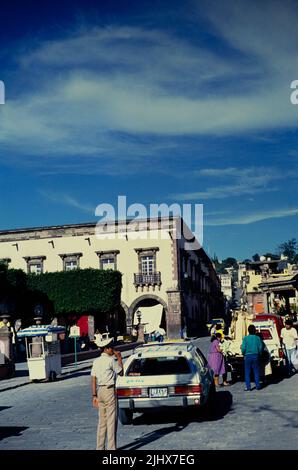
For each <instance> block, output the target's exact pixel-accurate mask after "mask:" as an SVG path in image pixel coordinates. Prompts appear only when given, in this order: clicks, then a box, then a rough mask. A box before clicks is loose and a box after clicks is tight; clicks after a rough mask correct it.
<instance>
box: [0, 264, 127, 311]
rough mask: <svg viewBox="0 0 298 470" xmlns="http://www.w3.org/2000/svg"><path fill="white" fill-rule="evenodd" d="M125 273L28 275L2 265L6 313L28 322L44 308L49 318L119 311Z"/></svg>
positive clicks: (0, 293)
mask: <svg viewBox="0 0 298 470" xmlns="http://www.w3.org/2000/svg"><path fill="white" fill-rule="evenodd" d="M120 297H121V273H120V272H118V271H112V270H106V271H103V270H98V269H78V270H74V271H62V272H54V273H44V274H26V273H24V271H22V270H21V269H8V268H7V265H5V264H3V263H0V303H1V304H2V310H6V311H8V313H11V314H13V316H14V317H16V318H22V319H24V320H26V319H28V320H29V319H30V320H32V317H33V316H34V307H35V306H36V305H37V304H42V305H43V307H44V313H45V318H48V319H50V317H53V316H56V315H65V314H68V313H74V314H83V313H91V314H100V312H110V311H113V310H114V309H116V308H118V306H119V305H120Z"/></svg>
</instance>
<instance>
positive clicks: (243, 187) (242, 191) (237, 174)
mask: <svg viewBox="0 0 298 470" xmlns="http://www.w3.org/2000/svg"><path fill="white" fill-rule="evenodd" d="M194 175H195V176H197V177H209V178H217V179H221V178H223V179H229V181H230V184H226V185H222V186H220V185H217V186H211V187H209V188H207V189H205V190H203V191H194V192H187V193H175V194H171V195H170V196H169V198H170V199H176V200H181V201H188V200H207V199H224V198H227V197H234V196H243V195H254V194H259V193H265V192H271V191H277V189H278V188H277V187H275V186H273V184H272V183H273V182H274V181H278V180H283V179H286V178H295V177H297V172H296V171H294V169H292V170H291V171H290V172H288V171H284V172H280V171H279V170H277V169H275V168H270V167H268V168H265V167H259V168H255V167H251V168H233V167H231V168H205V169H201V170H198V171H195V172H194ZM269 184H270V185H269Z"/></svg>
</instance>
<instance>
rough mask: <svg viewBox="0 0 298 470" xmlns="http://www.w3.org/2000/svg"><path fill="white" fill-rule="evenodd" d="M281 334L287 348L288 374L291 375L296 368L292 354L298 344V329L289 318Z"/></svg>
mask: <svg viewBox="0 0 298 470" xmlns="http://www.w3.org/2000/svg"><path fill="white" fill-rule="evenodd" d="M280 336H281V340H282V342H283V344H284V346H285V349H286V354H287V365H288V374H289V376H290V375H291V374H292V372H293V369H294V366H293V364H292V361H291V355H292V354H293V352H294V351H295V349H296V348H297V345H298V334H297V330H296V329H295V328H294V327H293V322H292V320H289V319H288V320H286V321H285V328H282V330H281V334H280Z"/></svg>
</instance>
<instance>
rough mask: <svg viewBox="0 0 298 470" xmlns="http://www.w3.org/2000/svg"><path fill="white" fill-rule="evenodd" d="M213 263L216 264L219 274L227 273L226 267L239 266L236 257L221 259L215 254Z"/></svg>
mask: <svg viewBox="0 0 298 470" xmlns="http://www.w3.org/2000/svg"><path fill="white" fill-rule="evenodd" d="M213 263H214V265H215V269H216V271H217V272H218V273H219V274H227V271H226V268H231V267H233V268H235V269H237V268H238V263H237V260H236V259H235V258H231V257H228V258H226V259H224V260H222V261H219V260H218V258H217V256H216V255H214V258H213Z"/></svg>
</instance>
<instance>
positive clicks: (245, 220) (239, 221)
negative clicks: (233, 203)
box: [204, 208, 298, 227]
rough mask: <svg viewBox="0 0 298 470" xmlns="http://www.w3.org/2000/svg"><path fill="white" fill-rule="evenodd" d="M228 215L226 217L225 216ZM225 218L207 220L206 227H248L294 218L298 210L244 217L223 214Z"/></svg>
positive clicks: (269, 212) (246, 215) (281, 210)
mask: <svg viewBox="0 0 298 470" xmlns="http://www.w3.org/2000/svg"><path fill="white" fill-rule="evenodd" d="M224 214H226V215H224ZM223 215H224V217H219V218H216V219H211V218H210V219H207V220H205V221H204V225H206V226H215V227H217V226H223V225H248V224H252V223H254V222H261V221H262V220H268V219H279V218H283V217H294V216H296V215H298V208H294V209H275V210H271V211H270V210H269V211H262V212H256V213H252V214H243V215H239V214H238V215H228V214H227V213H226V212H224V213H223Z"/></svg>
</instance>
